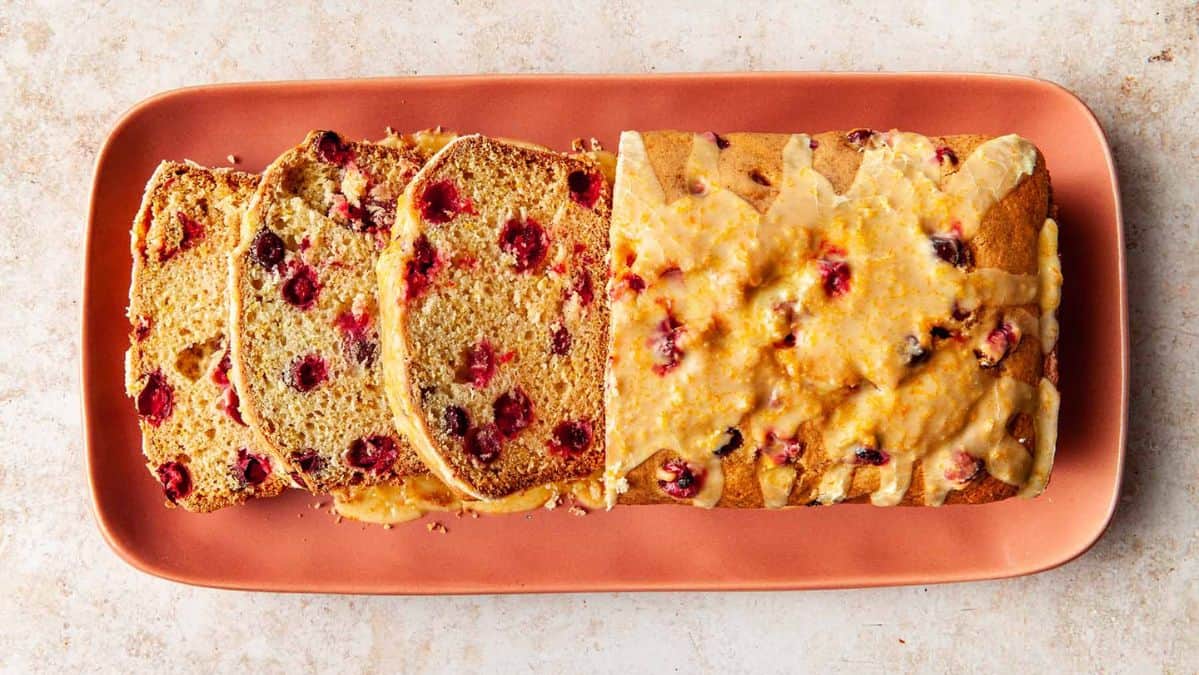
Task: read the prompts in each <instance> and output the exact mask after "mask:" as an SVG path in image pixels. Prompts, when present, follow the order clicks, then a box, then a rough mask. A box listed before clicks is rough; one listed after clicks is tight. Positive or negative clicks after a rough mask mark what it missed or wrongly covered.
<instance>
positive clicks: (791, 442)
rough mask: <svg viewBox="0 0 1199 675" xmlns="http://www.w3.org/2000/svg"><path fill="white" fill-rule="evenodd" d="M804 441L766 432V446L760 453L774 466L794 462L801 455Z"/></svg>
mask: <svg viewBox="0 0 1199 675" xmlns="http://www.w3.org/2000/svg"><path fill="white" fill-rule="evenodd" d="M803 451H804V443H803V441H801V440H799V439H798V438H777V437H776V436H775V435H774V432H773V431H771V432H768V433H767V434H766V447H765V448H764V449H763V450H762V454H764V455H765V456H766V458H767V459H769V460H770V461H771V463H773V464H774V465H775V466H783V465H784V464H794V463H795V462H797V461H799V458H800V457H801V456H803Z"/></svg>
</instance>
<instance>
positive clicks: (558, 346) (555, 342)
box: [550, 324, 571, 356]
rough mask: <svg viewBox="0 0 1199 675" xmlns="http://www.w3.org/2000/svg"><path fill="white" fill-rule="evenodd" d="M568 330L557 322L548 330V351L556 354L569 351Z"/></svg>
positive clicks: (560, 354) (559, 354) (569, 338)
mask: <svg viewBox="0 0 1199 675" xmlns="http://www.w3.org/2000/svg"><path fill="white" fill-rule="evenodd" d="M570 343H571V337H570V331H568V330H566V326H565V325H563V324H558V325H557V326H555V327H554V329H553V330H551V331H550V353H551V354H555V355H557V356H565V355H566V354H567V352H569V351H570Z"/></svg>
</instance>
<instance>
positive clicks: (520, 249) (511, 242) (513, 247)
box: [500, 218, 550, 272]
mask: <svg viewBox="0 0 1199 675" xmlns="http://www.w3.org/2000/svg"><path fill="white" fill-rule="evenodd" d="M549 245H550V242H549V238H548V237H546V235H545V230H543V229H542V228H541V226H540V225H538V224H537V221H535V220H533V219H532V218H528V219H525V220H520V219H519V218H513V219H511V220H509V221H508V222H507V223H504V227H503V229H502V230H500V250H501V251H503V252H505V253H508V254H509V255H511V256H512V257H513V258H515V259H516V260H515V262H514V263H513V266H512V267H513V269H515V270H516V271H517V272H527V271H528V270H530V269H532V268H534V267H536V266H537V265H538V264H540V263H541V261H542V260H544V259H545V253H546V251H547V250H549Z"/></svg>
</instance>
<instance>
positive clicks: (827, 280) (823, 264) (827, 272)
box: [817, 260, 850, 298]
mask: <svg viewBox="0 0 1199 675" xmlns="http://www.w3.org/2000/svg"><path fill="white" fill-rule="evenodd" d="M817 264H818V265H819V270H820V285H821V286H822V287H823V288H824V293H825V294H826V295H828V297H830V298H835V297H838V296H841V295H844V294H846V293H848V292H849V276H850V274H849V263H847V262H845V261H844V260H821V261H819V262H818V263H817Z"/></svg>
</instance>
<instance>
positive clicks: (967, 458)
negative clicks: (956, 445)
mask: <svg viewBox="0 0 1199 675" xmlns="http://www.w3.org/2000/svg"><path fill="white" fill-rule="evenodd" d="M983 466H984V463H983V461H982V460H981V459H979V458H977V457H974V456H972V455H971V454H970V453H968V452H966V451H965V450H958V451H956V452H954V453H953V463H952V465H951V466H950V467H949V468H948V469H946V470H945V478H946V479H947V480H951V481H953V482H955V483H965V482H968V481H970V480H973V479H974V477H975V476H977V475H978V474H979V473H980V472H981V471H982V470H983Z"/></svg>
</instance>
